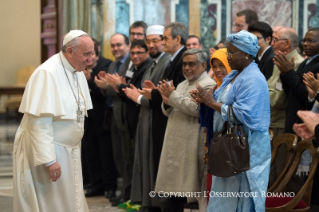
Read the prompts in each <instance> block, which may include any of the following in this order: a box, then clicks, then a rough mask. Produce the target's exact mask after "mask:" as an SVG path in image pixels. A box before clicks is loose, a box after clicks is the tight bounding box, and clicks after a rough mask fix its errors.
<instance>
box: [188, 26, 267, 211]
mask: <svg viewBox="0 0 319 212" xmlns="http://www.w3.org/2000/svg"><path fill="white" fill-rule="evenodd" d="M227 40H228V41H229V44H228V46H227V59H228V63H229V65H230V67H231V68H232V70H233V71H232V72H231V73H230V74H228V75H227V76H226V77H225V78H224V80H223V82H222V85H221V86H220V87H219V89H217V90H216V91H215V93H214V95H211V93H209V92H206V91H205V90H204V89H203V88H201V87H200V86H199V85H197V91H196V92H193V93H192V96H193V97H194V98H195V99H196V101H198V102H199V103H205V104H206V105H207V106H208V107H210V108H212V109H214V110H215V115H214V119H216V118H219V119H221V120H225V121H226V120H227V109H228V106H229V105H232V106H233V109H234V113H235V115H236V117H237V119H238V120H239V121H240V124H241V125H242V127H243V130H244V131H245V133H246V135H247V137H248V143H249V152H250V169H249V170H248V171H246V172H244V173H241V174H237V175H234V176H232V177H216V176H213V184H212V188H211V193H210V200H209V204H208V207H207V211H208V212H212V211H243V212H249V211H257V212H264V211H265V196H266V194H267V185H268V177H269V170H270V159H271V150H270V138H269V133H268V128H269V122H270V108H269V107H270V106H269V105H270V104H269V94H268V86H267V82H266V79H265V77H264V76H263V74H262V73H261V72H260V70H259V68H258V65H257V64H256V63H255V62H254V60H253V57H255V56H256V54H257V52H258V49H259V47H258V40H257V37H256V36H255V35H253V34H251V33H249V32H247V31H245V30H242V31H240V32H238V33H234V34H229V35H228V36H227ZM216 116H219V117H216ZM222 126H223V121H220V123H216V122H215V121H214V126H213V129H214V132H217V131H220V130H221V129H222ZM221 192H233V193H221ZM225 195H226V196H225ZM227 195H228V196H227ZM230 195H234V196H231V197H230Z"/></svg>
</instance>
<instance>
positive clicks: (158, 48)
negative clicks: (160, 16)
mask: <svg viewBox="0 0 319 212" xmlns="http://www.w3.org/2000/svg"><path fill="white" fill-rule="evenodd" d="M145 43H146V46H147V48H148V50H149V53H150V56H151V57H152V58H157V57H158V56H160V55H161V54H162V53H163V52H164V46H163V41H162V38H161V36H160V35H148V36H147V37H146V41H145Z"/></svg>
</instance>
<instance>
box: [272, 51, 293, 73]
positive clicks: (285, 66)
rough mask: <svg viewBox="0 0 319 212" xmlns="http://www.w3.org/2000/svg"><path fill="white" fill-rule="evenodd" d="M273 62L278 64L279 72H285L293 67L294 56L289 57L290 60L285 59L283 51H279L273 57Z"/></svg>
mask: <svg viewBox="0 0 319 212" xmlns="http://www.w3.org/2000/svg"><path fill="white" fill-rule="evenodd" d="M273 61H274V64H275V65H277V66H278V69H279V71H280V72H281V74H286V73H287V72H288V71H289V70H291V69H294V68H295V62H294V61H295V58H294V57H291V59H290V61H289V60H288V59H287V57H286V55H285V53H283V52H281V51H279V52H278V53H277V54H276V55H275V57H274V59H273Z"/></svg>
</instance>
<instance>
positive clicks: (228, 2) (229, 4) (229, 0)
mask: <svg viewBox="0 0 319 212" xmlns="http://www.w3.org/2000/svg"><path fill="white" fill-rule="evenodd" d="M231 15H232V0H226V26H225V27H226V36H227V35H228V34H230V33H231V32H232V31H231V30H232V25H233V24H232V18H231ZM221 27H222V26H221ZM217 42H219V41H217Z"/></svg>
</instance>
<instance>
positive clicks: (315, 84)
mask: <svg viewBox="0 0 319 212" xmlns="http://www.w3.org/2000/svg"><path fill="white" fill-rule="evenodd" d="M303 79H304V80H303V82H304V83H305V84H306V86H307V91H308V94H309V98H311V99H312V98H314V97H315V96H316V95H317V92H318V91H319V73H317V79H315V78H314V75H313V73H312V72H308V73H306V74H304V75H303Z"/></svg>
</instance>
